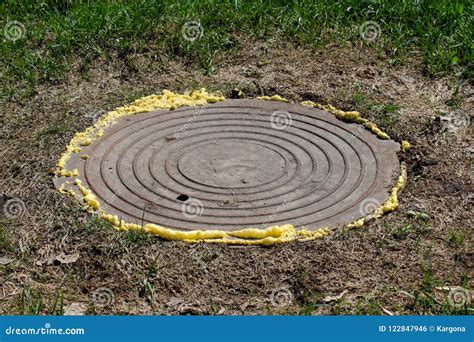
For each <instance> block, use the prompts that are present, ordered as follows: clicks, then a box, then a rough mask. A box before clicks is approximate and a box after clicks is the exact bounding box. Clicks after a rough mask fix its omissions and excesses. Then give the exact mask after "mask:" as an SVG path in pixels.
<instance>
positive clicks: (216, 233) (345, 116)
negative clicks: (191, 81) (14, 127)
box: [56, 89, 409, 245]
mask: <svg viewBox="0 0 474 342" xmlns="http://www.w3.org/2000/svg"><path fill="white" fill-rule="evenodd" d="M258 99H261V100H266V101H280V102H289V101H288V100H287V99H285V98H283V97H281V96H279V95H273V96H261V97H258ZM223 100H224V97H222V96H217V95H213V94H210V93H208V92H206V90H205V89H201V90H199V91H193V92H191V93H185V94H176V93H173V92H171V91H168V90H164V91H163V92H162V94H161V95H150V96H146V97H143V98H140V99H138V100H136V101H134V102H133V103H132V104H130V105H128V106H123V107H119V108H117V109H116V110H113V111H111V112H109V113H107V114H106V115H105V116H104V117H102V118H101V119H99V120H98V121H97V122H96V123H95V124H94V126H91V127H88V128H87V129H86V130H85V131H84V132H79V133H76V134H75V135H74V137H73V138H72V139H71V141H70V143H69V144H68V145H67V146H66V151H65V152H64V153H63V155H62V156H61V158H60V159H59V161H58V163H57V172H56V175H57V176H65V177H77V176H79V172H78V171H77V169H74V170H66V169H65V167H66V163H67V161H68V160H69V159H70V157H71V155H72V154H73V153H79V152H80V151H81V147H80V146H88V145H90V144H91V143H92V142H93V141H94V140H96V139H97V138H100V137H102V136H103V135H104V130H103V128H105V127H108V126H110V125H113V124H114V123H115V122H116V121H117V120H118V119H120V118H121V117H124V116H128V115H134V114H137V113H143V112H149V111H153V110H157V109H169V110H173V109H176V108H179V107H182V106H198V105H205V104H207V103H215V102H219V101H223ZM302 104H304V105H307V106H313V107H315V108H320V109H324V110H326V111H328V112H330V113H332V114H334V115H335V116H336V117H337V118H339V119H342V120H346V121H353V122H356V123H359V124H362V125H364V126H365V127H366V128H367V129H369V130H370V131H371V132H373V133H374V134H376V135H377V136H379V137H380V138H382V139H389V136H388V135H387V134H386V133H384V132H382V131H381V130H380V129H379V128H378V127H377V126H376V125H375V124H374V123H372V122H370V121H368V120H366V119H364V118H362V117H361V116H360V113H359V112H355V111H353V112H344V111H341V110H338V109H336V108H335V107H333V106H331V105H325V106H323V105H320V104H316V103H314V102H311V101H305V102H303V103H302ZM407 144H408V142H405V145H403V143H402V148H403V150H407V149H408V148H409V144H408V145H407ZM404 146H405V147H404ZM406 146H408V147H407V148H406ZM81 158H83V159H87V158H89V156H88V155H83V156H81ZM405 183H406V167H405V166H404V165H402V167H401V175H400V177H399V179H398V181H397V183H396V184H395V186H394V188H393V189H392V190H391V193H390V197H389V198H388V199H387V201H386V202H385V203H384V204H383V205H382V206H381V207H380V208H378V209H377V210H376V211H375V212H374V213H372V214H371V216H372V217H380V216H382V215H383V214H384V213H386V212H389V211H392V210H395V209H396V208H397V207H398V193H399V192H400V191H401V190H402V188H403V187H404V185H405ZM64 185H65V183H64V184H63V185H61V187H60V188H59V191H60V192H62V193H67V194H69V195H72V196H76V193H75V192H74V191H73V190H69V189H65V188H64ZM74 185H76V186H77V188H78V189H79V191H80V193H81V194H82V201H83V202H84V203H85V204H86V205H87V207H88V208H89V209H90V210H92V211H96V212H98V213H99V215H100V217H101V218H102V219H104V220H106V221H108V222H110V223H111V224H112V225H113V226H114V227H115V228H116V229H118V230H125V231H127V230H143V231H145V232H148V233H151V234H154V235H157V236H159V237H161V238H163V239H166V240H179V241H184V242H189V243H195V242H200V241H203V242H208V243H226V244H238V245H273V244H277V243H285V242H291V241H311V240H315V239H318V238H322V237H324V236H327V235H328V234H329V232H330V230H329V228H327V227H326V228H320V229H317V230H314V231H313V230H306V229H300V230H297V229H295V227H294V226H293V225H291V224H285V225H281V226H272V227H268V228H266V229H257V228H245V229H240V230H236V231H224V230H191V231H180V230H174V229H170V228H166V227H162V226H159V225H156V224H145V225H143V226H142V225H138V224H135V223H127V222H124V221H123V220H122V219H121V218H119V217H118V216H117V215H112V214H110V213H107V212H105V211H104V210H102V209H101V208H100V203H99V201H98V200H97V198H96V196H95V195H94V194H93V193H92V191H91V190H90V189H87V188H86V187H85V186H84V185H83V184H82V182H81V180H80V179H78V178H76V179H75V180H74ZM364 222H365V218H362V219H359V220H357V221H355V222H353V223H351V224H349V225H348V226H349V227H359V226H362V225H363V224H364Z"/></svg>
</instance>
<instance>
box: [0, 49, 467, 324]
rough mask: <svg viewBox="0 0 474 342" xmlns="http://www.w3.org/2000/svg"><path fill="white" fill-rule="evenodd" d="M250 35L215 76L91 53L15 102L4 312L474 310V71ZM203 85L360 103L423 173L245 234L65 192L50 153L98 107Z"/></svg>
mask: <svg viewBox="0 0 474 342" xmlns="http://www.w3.org/2000/svg"><path fill="white" fill-rule="evenodd" d="M245 46H247V48H245V49H242V51H240V52H237V53H236V54H234V55H232V56H231V57H227V58H226V59H223V58H221V59H220V60H218V61H216V62H217V64H218V65H219V68H218V69H217V70H216V72H215V73H214V74H212V75H204V74H203V72H202V71H200V70H197V69H196V68H195V67H193V66H192V65H189V64H188V63H186V62H185V61H180V60H176V59H174V60H169V59H167V58H165V57H163V56H161V55H159V54H156V53H152V52H150V53H144V54H131V55H129V56H125V57H124V56H112V58H111V60H108V61H105V60H97V61H95V62H93V64H92V65H91V66H90V68H86V67H85V66H84V65H82V64H81V62H80V61H81V59H80V58H78V61H77V62H76V65H74V66H73V68H72V70H71V71H70V72H69V74H68V77H67V79H66V80H65V81H62V82H60V83H57V84H53V85H51V84H50V85H44V86H41V87H40V88H39V89H38V93H37V94H36V95H35V96H34V98H31V99H29V100H15V99H13V100H12V101H9V102H8V103H6V104H5V105H4V108H3V110H2V111H1V112H2V116H1V117H0V122H1V129H0V130H1V134H0V139H1V140H2V142H1V146H2V148H1V153H0V155H1V167H0V192H1V196H2V197H1V201H0V202H1V203H0V204H1V205H2V207H4V206H5V204H6V203H7V201H8V200H11V199H19V200H21V201H22V202H23V203H24V204H25V207H24V208H23V209H24V211H23V212H22V213H20V215H13V216H14V217H12V215H7V214H8V213H7V212H0V228H2V231H0V233H1V234H0V314H21V313H34V314H39V313H41V314H58V313H61V308H63V309H64V310H65V311H66V313H73V312H76V313H88V314H94V313H97V314H225V315H229V314H232V315H233V314H237V315H240V314H249V315H253V314H423V313H432V314H440V313H447V314H450V313H463V314H465V313H466V312H467V313H472V311H469V310H472V309H467V311H466V306H467V307H469V306H470V305H471V308H472V304H470V303H469V298H467V300H466V301H465V306H462V308H461V307H458V308H456V307H453V305H449V303H448V301H447V298H448V297H449V296H448V291H447V290H446V288H445V287H446V286H463V287H466V288H468V289H472V288H474V282H473V279H472V276H473V269H474V267H473V266H474V249H473V245H472V241H473V234H472V232H473V231H472V229H473V214H472V208H473V202H474V196H473V194H474V188H473V172H472V155H473V153H474V143H473V134H472V133H473V131H472V125H471V124H470V121H472V116H473V113H474V91H473V86H472V83H469V82H468V81H464V82H461V83H459V82H458V81H457V78H456V76H455V75H453V76H449V77H443V78H438V79H431V78H427V77H425V76H424V75H423V73H422V67H421V62H420V61H419V60H418V57H416V56H414V57H413V60H410V61H407V63H406V64H405V65H403V66H400V65H391V64H390V57H389V56H384V55H381V54H378V53H375V52H374V51H371V50H368V49H365V48H362V47H360V46H341V45H333V46H329V47H327V48H326V49H325V50H319V51H312V50H305V49H302V48H300V47H295V46H291V45H287V44H283V43H276V42H267V43H265V44H264V43H259V42H248V43H247V44H245ZM200 87H206V88H207V89H208V90H210V91H220V92H221V93H222V94H223V95H224V96H226V97H231V96H232V95H233V94H235V92H234V91H232V90H233V89H234V88H238V89H240V90H242V92H243V93H244V95H245V97H254V96H256V95H263V94H264V95H273V94H280V95H282V96H284V97H286V98H288V99H289V100H291V101H295V102H296V101H303V100H312V101H315V102H320V103H323V104H326V103H331V104H333V105H335V106H336V107H339V108H341V109H345V110H353V109H358V110H361V112H362V114H363V115H364V116H365V117H367V118H370V119H371V120H373V121H374V122H376V123H377V124H378V125H379V126H380V127H381V128H383V130H385V131H386V132H388V133H389V134H390V135H391V136H392V137H393V138H394V139H395V140H397V141H400V140H401V139H402V138H403V139H406V140H408V141H409V142H410V143H411V144H412V146H413V148H412V149H411V150H410V151H409V152H408V153H407V154H404V155H403V156H401V158H403V159H404V160H405V161H406V163H407V166H408V177H409V178H408V186H407V188H406V189H405V190H404V191H403V192H402V194H401V196H400V208H399V209H398V210H397V211H395V212H393V213H390V214H388V215H386V216H385V217H383V218H381V219H379V220H376V221H375V222H370V223H369V224H368V225H367V226H366V227H364V228H361V229H356V230H347V229H342V228H341V229H340V230H339V232H338V233H334V234H332V235H330V236H329V237H327V238H324V239H320V240H316V241H311V242H304V243H301V242H300V243H292V244H284V245H277V246H272V247H267V248H265V247H255V248H254V247H251V248H248V247H245V248H243V247H229V246H225V245H205V244H198V245H188V244H185V243H182V242H168V241H163V240H160V239H158V238H155V237H151V236H147V235H143V234H131V233H123V232H116V231H115V230H114V229H112V228H111V227H109V226H108V225H106V224H104V223H101V222H100V221H99V220H97V219H95V218H94V217H93V216H92V215H91V214H89V213H87V212H84V211H82V210H81V207H80V205H78V204H77V203H75V202H74V201H72V200H71V199H69V198H68V197H67V196H65V195H62V194H59V193H57V192H56V191H55V189H54V186H53V182H52V177H53V175H52V174H51V173H50V170H51V168H53V167H54V166H55V164H56V162H57V160H58V158H59V156H60V154H61V153H62V152H63V149H64V147H65V145H66V144H67V142H68V141H69V140H70V138H71V137H72V135H73V134H74V132H77V131H82V130H83V129H84V128H85V127H87V126H89V125H91V124H92V122H93V118H94V116H97V115H99V114H100V113H103V112H105V111H108V110H112V109H113V108H115V107H117V106H120V105H124V104H126V103H128V102H130V101H132V100H134V99H136V98H138V97H140V96H144V95H149V94H152V93H157V92H159V91H160V90H162V89H170V90H173V91H184V90H186V89H188V90H191V89H196V88H200ZM383 104H395V105H397V106H398V109H397V110H395V111H394V112H392V113H389V114H387V113H385V112H384V111H383V108H385V107H384V106H383ZM413 212H415V213H413ZM421 213H423V214H426V215H428V217H427V216H426V215H421Z"/></svg>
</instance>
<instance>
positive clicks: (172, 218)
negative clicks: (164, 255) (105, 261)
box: [68, 100, 400, 231]
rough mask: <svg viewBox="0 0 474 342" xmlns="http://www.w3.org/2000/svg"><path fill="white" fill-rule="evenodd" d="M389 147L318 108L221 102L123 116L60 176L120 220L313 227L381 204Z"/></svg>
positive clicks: (392, 161)
mask: <svg viewBox="0 0 474 342" xmlns="http://www.w3.org/2000/svg"><path fill="white" fill-rule="evenodd" d="M398 150H399V144H398V143H395V142H393V141H391V140H380V139H378V138H377V137H376V136H375V135H374V134H372V133H370V132H369V131H367V130H365V129H364V128H363V127H361V126H359V125H357V124H353V123H347V122H343V121H341V120H338V119H337V118H335V117H334V115H332V114H331V113H328V112H326V111H324V110H319V109H316V108H312V107H307V106H303V105H297V104H289V103H282V102H274V101H263V100H225V101H224V102H219V103H214V104H210V105H207V106H204V107H182V108H179V109H176V110H172V111H168V110H158V111H153V112H148V113H140V114H136V115H133V116H128V117H124V118H122V119H120V120H118V121H117V122H116V123H115V124H114V125H112V126H110V127H109V128H106V129H105V134H104V135H103V137H101V138H100V139H98V140H97V141H95V142H93V143H92V144H91V145H90V146H86V147H83V148H82V151H81V153H80V154H72V156H71V159H70V160H69V161H68V169H73V168H77V169H78V170H79V175H80V176H79V177H78V178H79V179H81V181H82V184H83V185H84V186H85V187H86V188H88V189H91V190H92V192H93V193H94V194H95V195H96V197H97V199H98V200H99V202H100V205H101V209H103V210H104V211H105V212H107V213H111V214H114V215H117V216H118V217H119V218H121V219H122V220H124V221H126V222H131V223H136V224H140V225H143V224H146V223H154V224H157V225H160V226H164V227H169V228H173V229H178V230H211V229H218V230H227V231H230V230H237V229H242V228H248V227H253V228H266V227H269V226H274V225H283V224H288V223H290V224H292V225H294V226H295V227H296V228H297V229H298V228H305V229H310V230H315V229H318V228H321V227H327V226H330V227H333V226H335V225H338V224H347V223H350V222H353V221H354V220H356V219H358V218H360V217H362V216H365V215H367V214H368V213H369V212H363V210H361V206H363V205H362V204H363V203H367V202H368V203H369V204H370V203H372V204H373V203H377V204H378V206H379V205H381V204H382V203H383V202H384V201H385V200H386V199H387V198H388V196H389V191H390V187H391V186H392V185H393V183H394V179H395V177H396V176H397V175H398V172H399V169H400V165H399V161H398V158H397V155H396V152H397V151H398ZM83 154H87V155H89V158H87V159H82V158H81V155H83ZM373 209H375V207H374V208H373ZM373 209H372V210H373Z"/></svg>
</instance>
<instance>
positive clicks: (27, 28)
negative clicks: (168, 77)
mask: <svg viewBox="0 0 474 342" xmlns="http://www.w3.org/2000/svg"><path fill="white" fill-rule="evenodd" d="M0 8H1V10H2V13H3V16H2V19H1V21H0V28H2V30H1V31H3V28H4V27H5V25H7V24H8V23H11V22H12V21H19V22H21V23H22V25H23V27H24V34H23V35H22V36H21V38H20V39H18V40H16V41H11V40H9V39H1V40H0V42H1V56H0V70H2V85H1V88H0V98H2V99H5V98H6V99H9V98H11V97H12V96H19V95H21V96H28V95H32V94H34V91H35V87H36V85H37V84H38V83H44V82H57V81H60V80H62V79H63V77H64V75H65V71H66V70H68V69H69V67H70V64H71V62H72V61H73V60H74V61H78V62H79V64H80V70H83V71H87V69H88V67H89V66H90V65H91V62H92V61H93V60H94V59H96V58H97V57H99V56H100V57H103V58H106V59H107V58H109V57H110V55H111V54H112V53H114V54H115V55H118V56H119V57H120V58H122V59H123V60H124V61H125V62H126V65H127V66H128V69H129V70H130V71H131V72H134V71H136V70H137V69H138V68H139V66H137V65H135V64H134V61H133V59H131V58H130V54H131V53H133V52H140V53H146V52H157V53H159V54H166V55H168V56H171V57H176V56H178V57H184V58H185V59H186V60H188V61H189V62H192V63H195V64H196V66H198V67H200V68H202V70H203V72H205V73H212V72H214V71H215V70H216V68H218V67H219V63H218V61H219V59H222V57H225V56H226V54H228V53H232V51H234V50H236V49H242V48H245V46H239V42H238V39H237V38H236V37H237V36H241V35H243V36H247V37H250V38H251V39H259V40H267V39H268V38H271V37H272V38H275V37H276V38H279V39H281V40H290V41H292V42H294V43H296V44H300V45H304V46H309V47H316V48H322V47H323V46H324V44H326V43H327V42H329V41H352V42H356V43H363V42H362V40H361V37H360V32H359V27H360V26H361V25H362V24H363V23H364V22H366V21H374V22H376V23H377V24H378V25H379V26H380V29H381V32H380V35H379V39H376V40H375V41H372V42H366V43H365V44H367V45H370V46H371V47H373V48H375V49H377V50H378V51H380V52H385V53H386V54H387V56H388V57H389V60H390V62H392V63H403V62H404V61H405V60H406V59H407V57H408V56H410V55H413V54H417V55H420V56H422V58H423V60H424V66H425V70H426V72H427V73H428V74H430V75H436V74H439V73H449V72H452V71H453V69H454V68H459V69H460V70H461V73H462V74H463V75H464V76H467V77H470V76H472V72H473V63H472V62H473V47H474V46H473V43H472V37H473V22H472V21H473V5H472V3H471V2H470V1H468V0H457V1H450V0H439V1H421V0H420V1H415V0H397V1H383V0H370V1H360V0H343V1H333V0H319V1H312V0H300V1H292V2H288V1H266V0H260V1H241V0H233V1H171V0H164V1H158V0H155V1H153V0H142V1H118V0H115V1H101V0H89V1H85V0H82V1H80V0H68V1H63V0H46V1H42V2H37V1H34V0H24V1H16V0H7V1H3V2H2V4H1V5H0ZM191 20H193V21H199V22H200V24H201V26H202V28H203V36H202V38H201V39H198V40H195V41H193V42H190V41H187V40H185V39H183V36H182V33H181V30H182V27H183V25H184V24H185V23H186V22H188V21H191ZM21 29H22V27H20V30H21ZM19 90H21V92H20V94H18V92H19Z"/></svg>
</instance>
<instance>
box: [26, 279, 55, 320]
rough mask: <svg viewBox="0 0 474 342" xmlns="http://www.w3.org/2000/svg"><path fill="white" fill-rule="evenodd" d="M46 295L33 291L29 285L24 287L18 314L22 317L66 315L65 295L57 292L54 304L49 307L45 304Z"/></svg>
mask: <svg viewBox="0 0 474 342" xmlns="http://www.w3.org/2000/svg"><path fill="white" fill-rule="evenodd" d="M43 299H44V295H43V294H42V293H41V292H40V291H39V290H35V289H32V288H31V287H29V286H28V285H25V286H24V287H23V292H22V294H21V297H20V302H19V306H18V312H19V314H20V315H40V314H43V313H46V314H48V315H63V314H64V293H63V292H62V291H57V292H56V295H55V297H54V298H53V300H52V303H51V304H50V305H49V306H48V305H45V303H44V300H43Z"/></svg>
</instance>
